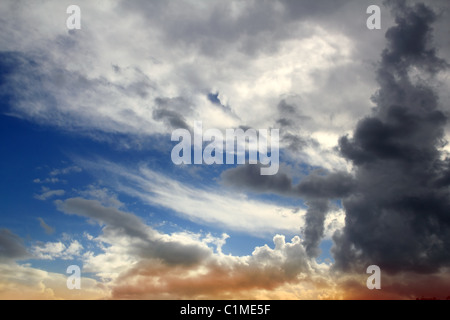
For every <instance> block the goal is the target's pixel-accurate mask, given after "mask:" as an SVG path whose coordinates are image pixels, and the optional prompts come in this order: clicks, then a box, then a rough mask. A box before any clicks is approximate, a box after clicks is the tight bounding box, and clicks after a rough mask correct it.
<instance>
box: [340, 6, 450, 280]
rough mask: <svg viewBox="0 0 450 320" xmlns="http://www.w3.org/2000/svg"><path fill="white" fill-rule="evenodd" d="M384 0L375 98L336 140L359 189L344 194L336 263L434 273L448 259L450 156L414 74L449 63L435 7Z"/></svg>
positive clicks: (431, 102)
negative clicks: (438, 37) (387, 15)
mask: <svg viewBox="0 0 450 320" xmlns="http://www.w3.org/2000/svg"><path fill="white" fill-rule="evenodd" d="M388 3H389V5H390V6H391V7H392V12H393V14H394V16H395V19H396V25H395V26H393V27H391V28H390V29H389V30H388V31H387V32H386V38H387V40H388V46H387V48H386V49H385V50H384V51H383V53H382V56H381V62H380V66H379V69H378V72H377V80H378V83H379V85H380V89H379V90H378V92H377V93H376V94H375V95H374V96H373V101H374V102H375V103H376V105H377V106H376V108H375V109H374V111H373V113H372V115H370V116H368V117H366V118H364V119H362V120H361V121H360V122H359V123H358V125H357V127H356V129H355V131H354V132H353V136H352V137H351V138H350V137H348V136H344V137H342V138H341V139H340V141H339V145H340V150H341V153H342V155H343V156H344V157H345V158H346V159H348V160H349V161H352V163H353V164H354V166H355V174H356V175H355V181H356V184H357V186H356V190H357V192H355V193H354V194H352V195H351V196H349V197H347V198H346V199H344V201H343V205H344V208H345V211H346V225H345V228H344V229H343V230H342V232H341V233H337V234H336V235H335V236H334V241H335V246H334V248H333V252H334V257H335V259H336V264H335V268H336V269H339V270H354V269H356V268H358V266H361V265H368V264H377V265H379V266H380V268H381V269H382V270H384V271H386V272H391V273H397V272H403V271H412V272H417V273H432V272H437V271H439V270H440V269H441V268H442V267H446V266H449V263H450V259H449V255H448V252H447V248H448V245H449V243H450V220H449V217H448V212H449V211H450V202H449V199H450V197H449V196H450V194H449V189H448V180H447V179H446V178H445V177H447V175H448V172H449V170H450V162H449V159H448V158H444V157H442V155H443V153H442V147H443V146H444V127H445V126H446V125H447V123H448V122H447V116H446V115H445V113H444V111H443V110H442V109H441V108H440V107H441V106H440V105H439V102H438V97H437V96H436V93H435V91H434V90H433V88H432V87H431V86H430V85H427V83H426V82H424V81H418V82H416V81H414V78H413V76H412V74H413V73H416V74H417V71H419V72H421V73H420V75H423V76H427V75H428V76H430V77H433V76H435V75H436V74H437V73H438V72H439V71H444V70H446V69H447V66H448V65H447V63H446V62H445V61H444V60H442V59H440V58H438V57H437V55H436V53H437V51H436V49H435V48H434V47H433V44H432V41H431V40H432V33H431V32H432V27H431V24H432V23H433V22H434V21H435V19H436V14H435V13H434V12H433V11H432V10H430V9H429V8H428V7H427V6H425V5H424V4H416V5H414V6H407V5H406V2H404V1H399V2H394V1H389V2H388ZM399 235H401V236H399Z"/></svg>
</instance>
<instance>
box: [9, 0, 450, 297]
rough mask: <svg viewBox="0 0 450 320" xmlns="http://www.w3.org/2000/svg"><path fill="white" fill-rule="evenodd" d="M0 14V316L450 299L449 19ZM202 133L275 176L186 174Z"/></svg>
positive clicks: (339, 6)
mask: <svg viewBox="0 0 450 320" xmlns="http://www.w3.org/2000/svg"><path fill="white" fill-rule="evenodd" d="M72 4H76V5H78V7H79V8H80V10H81V19H80V21H81V29H69V28H68V26H67V24H66V22H67V19H68V18H70V16H71V13H70V12H69V13H67V12H66V10H67V8H68V7H69V6H70V5H72ZM370 5H377V6H379V8H380V17H381V28H380V29H369V28H368V27H367V20H368V18H369V17H370V15H371V14H370V13H369V14H368V13H367V12H366V10H367V8H368V7H369V6H370ZM0 10H1V12H2V13H3V14H2V15H1V17H0V31H1V32H0V151H1V152H0V155H1V156H0V190H1V194H2V197H1V201H0V299H294V300H297V299H298V300H301V299H314V300H315V299H416V298H420V297H425V298H427V297H436V298H437V299H445V298H446V297H448V296H450V289H449V288H450V251H449V248H450V188H449V187H450V156H449V155H450V146H449V145H448V143H447V141H449V140H450V128H449V125H448V117H449V116H450V114H449V111H450V93H449V91H448V88H449V85H450V77H449V75H450V72H449V67H450V64H449V61H450V37H448V30H449V27H450V25H449V24H450V22H449V21H450V17H449V15H450V4H449V3H448V1H445V0H435V1H428V2H426V3H422V2H419V1H401V0H399V1H375V0H371V1H360V0H342V1H341V0H339V1H325V0H315V1H309V0H308V1H307V0H298V1H294V0H271V1H269V0H231V1H222V0H211V1H194V0H177V1H175V0H174V1H157V0H154V1H141V0H131V1H125V0H110V1H76V3H75V2H68V1H56V0H49V1H41V2H37V1H27V0H21V1H13V0H5V1H1V2H0ZM196 122H201V123H202V125H203V129H204V131H206V129H217V130H219V131H220V132H222V133H223V134H224V135H225V132H226V131H227V130H230V129H235V130H237V129H243V130H247V129H254V130H257V131H258V130H259V131H258V132H261V130H268V131H270V130H274V129H278V130H279V170H278V172H277V173H276V174H274V175H261V170H260V169H263V167H264V165H263V164H261V163H257V164H252V163H250V162H248V161H247V162H246V163H245V164H236V163H234V164H229V163H228V164H212V165H207V164H205V163H203V164H180V165H176V164H174V162H173V161H172V158H171V153H172V150H173V148H174V147H175V146H176V145H177V143H178V140H177V141H173V139H172V133H173V132H174V131H175V130H177V129H185V130H187V131H186V132H189V133H193V132H194V130H195V129H194V127H195V123H196ZM250 148H252V146H250ZM273 154H274V153H273V150H272V155H273ZM247 155H248V153H247ZM71 265H76V266H79V267H80V270H81V288H80V289H69V288H68V287H67V279H68V277H69V276H71V274H70V273H67V268H68V267H69V266H71ZM371 265H376V266H379V268H380V272H381V288H380V289H374V290H370V289H369V288H368V287H367V285H366V281H367V279H368V277H369V276H370V275H371V274H368V273H367V272H366V271H367V268H368V267H369V266H371Z"/></svg>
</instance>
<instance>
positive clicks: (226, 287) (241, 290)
mask: <svg viewBox="0 0 450 320" xmlns="http://www.w3.org/2000/svg"><path fill="white" fill-rule="evenodd" d="M273 241H274V244H275V247H274V248H273V249H272V248H270V247H269V246H267V245H265V246H262V247H256V248H255V250H254V252H253V253H252V255H251V256H245V257H232V256H223V255H217V256H214V257H213V259H210V260H208V261H206V262H204V263H203V264H202V265H201V266H192V267H190V268H180V267H179V266H173V267H170V268H167V267H166V266H164V265H161V264H159V263H155V262H152V261H141V262H140V263H138V264H136V265H135V266H133V267H132V268H130V270H129V271H128V272H126V273H124V274H122V275H121V276H120V277H119V278H117V281H116V282H115V286H114V288H113V298H117V299H122V298H128V299H130V298H131V299H152V298H153V299H154V298H157V299H161V298H166V299H183V298H190V299H192V297H195V298H199V299H203V298H222V299H226V298H228V299H229V298H231V297H235V298H236V297H247V298H248V297H257V296H260V297H261V296H266V297H267V296H269V295H270V293H269V292H271V291H272V290H275V289H276V288H279V287H280V286H283V285H286V284H289V283H292V284H296V285H298V286H300V287H301V282H302V280H303V279H304V280H305V282H308V280H306V279H307V275H309V274H311V273H313V270H314V269H316V271H318V270H320V267H318V266H317V265H315V264H314V263H312V262H311V261H310V260H308V258H307V256H306V253H305V250H304V248H303V246H302V245H301V240H300V238H298V237H294V238H293V239H292V240H291V242H286V241H285V237H284V236H281V235H276V236H275V237H274V239H273ZM316 276H317V277H320V271H318V272H317V274H316Z"/></svg>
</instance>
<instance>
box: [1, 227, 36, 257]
mask: <svg viewBox="0 0 450 320" xmlns="http://www.w3.org/2000/svg"><path fill="white" fill-rule="evenodd" d="M28 256H29V254H28V252H27V250H26V248H25V246H24V245H23V241H22V239H21V238H20V237H19V236H17V235H15V234H14V233H12V232H11V231H9V230H8V229H0V261H4V260H6V261H10V260H11V261H13V260H17V259H24V258H27V257H28Z"/></svg>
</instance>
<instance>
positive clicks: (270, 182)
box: [222, 165, 355, 257]
mask: <svg viewBox="0 0 450 320" xmlns="http://www.w3.org/2000/svg"><path fill="white" fill-rule="evenodd" d="M259 167H260V166H259V165H243V166H239V167H237V168H233V169H230V170H227V171H225V172H223V173H222V180H223V182H224V184H225V185H228V186H232V187H234V188H244V189H250V190H252V191H255V192H267V193H275V194H279V195H283V196H289V197H302V198H304V199H306V205H307V207H308V209H307V211H306V216H305V227H304V229H303V240H304V242H303V244H304V246H305V249H306V253H307V255H308V256H309V257H317V256H319V255H320V249H319V244H320V241H321V240H322V238H323V236H324V230H325V227H324V222H325V217H326V215H327V213H328V212H329V210H330V209H331V205H330V199H336V198H342V197H345V196H347V195H349V194H350V193H351V192H353V191H354V190H355V183H354V181H353V178H352V177H351V176H350V175H349V174H347V173H343V172H334V173H328V174H326V175H320V174H319V173H318V172H314V173H312V174H310V175H309V176H307V177H305V178H304V179H302V181H301V182H300V183H299V184H297V185H293V184H292V180H291V178H290V177H289V176H288V175H286V174H285V173H282V172H279V173H278V174H276V175H273V176H262V175H260V169H259Z"/></svg>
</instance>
